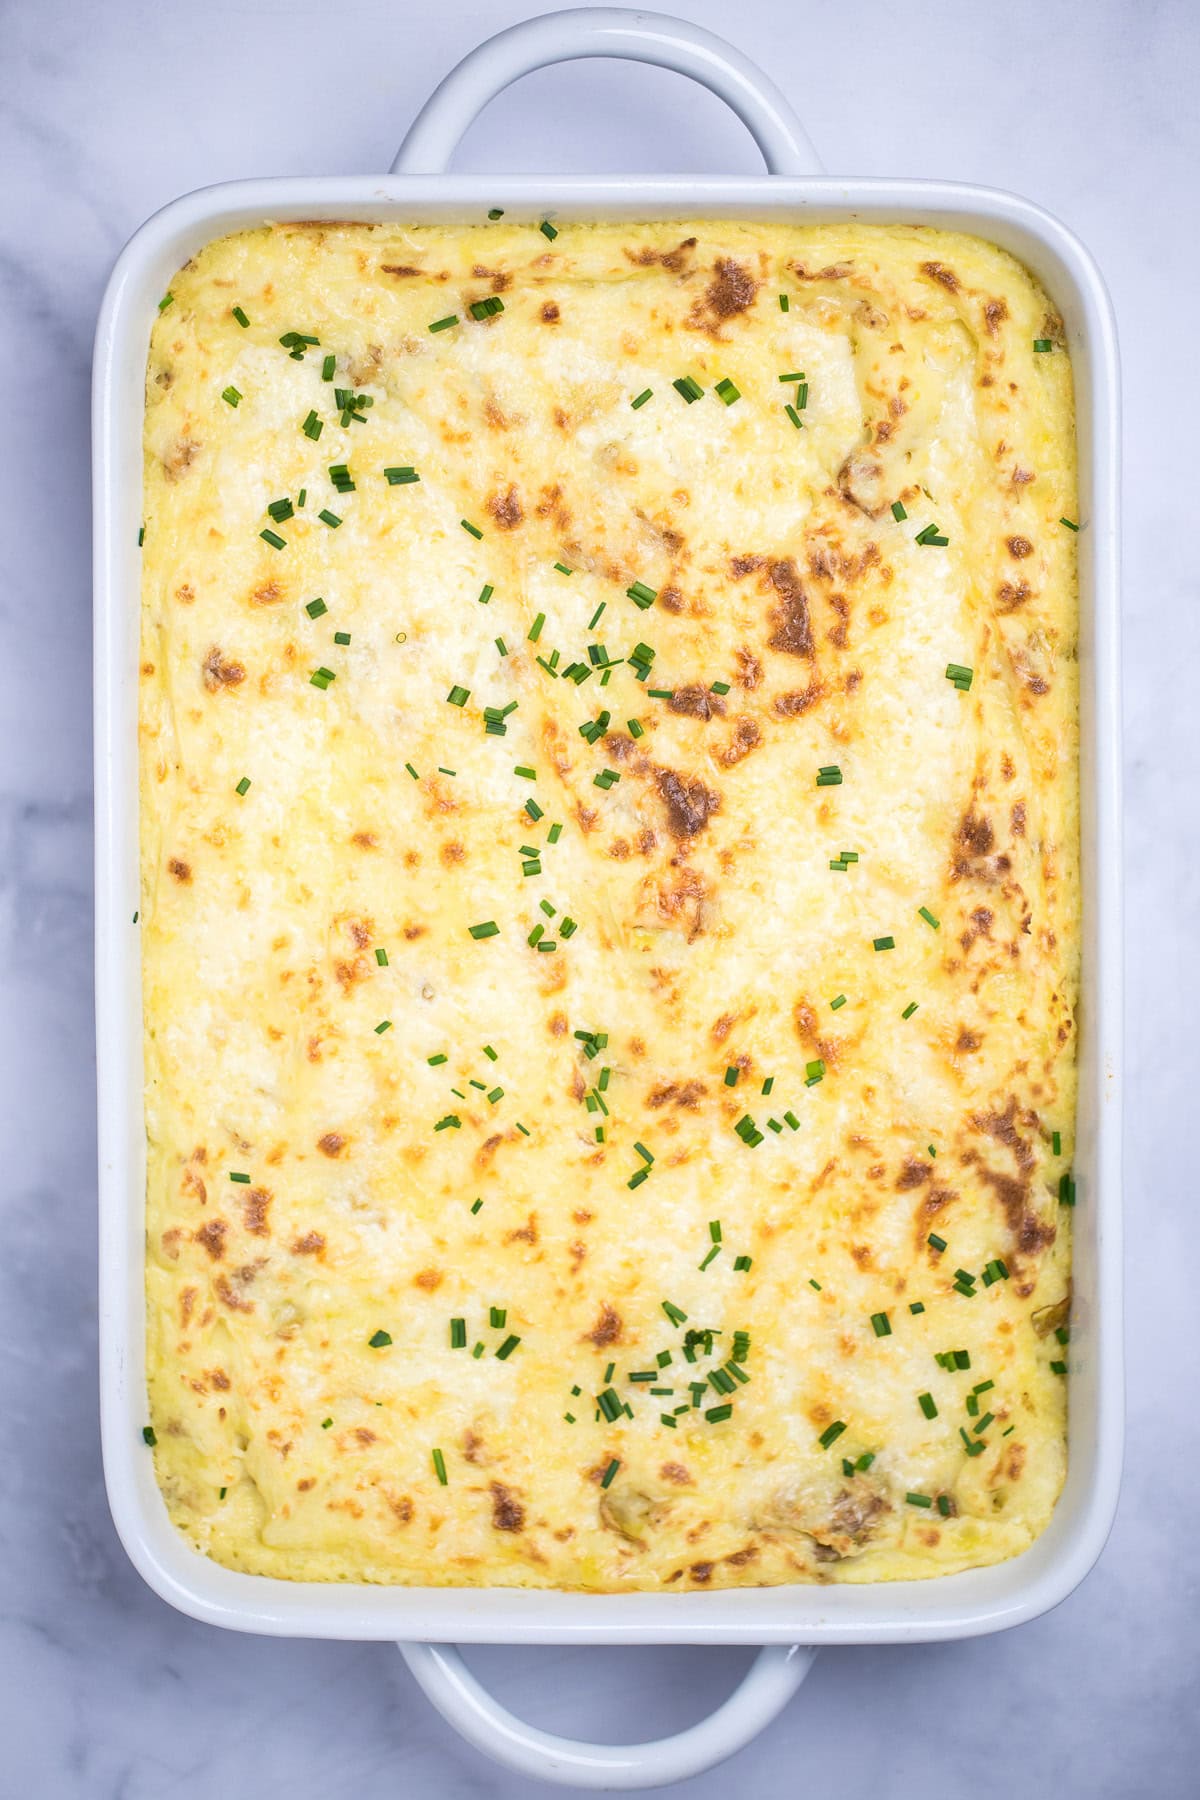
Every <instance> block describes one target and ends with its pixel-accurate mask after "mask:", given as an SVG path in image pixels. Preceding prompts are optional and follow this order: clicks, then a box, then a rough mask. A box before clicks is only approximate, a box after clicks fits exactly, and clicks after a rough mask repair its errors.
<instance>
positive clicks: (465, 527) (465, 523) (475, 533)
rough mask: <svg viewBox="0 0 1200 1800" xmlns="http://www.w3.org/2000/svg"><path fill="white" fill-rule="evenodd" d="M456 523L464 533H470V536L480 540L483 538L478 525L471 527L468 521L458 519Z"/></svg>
mask: <svg viewBox="0 0 1200 1800" xmlns="http://www.w3.org/2000/svg"><path fill="white" fill-rule="evenodd" d="M458 522H459V524H460V525H461V526H462V528H463V530H464V531H469V532H470V534H471V536H472V537H473V538H481V537H482V536H483V533H482V531H480V529H479V527H478V525H472V523H471V521H470V519H460V520H459V521H458Z"/></svg>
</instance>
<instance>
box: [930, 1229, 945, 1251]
mask: <svg viewBox="0 0 1200 1800" xmlns="http://www.w3.org/2000/svg"><path fill="white" fill-rule="evenodd" d="M925 1242H926V1243H927V1244H928V1245H929V1248H930V1249H931V1250H938V1251H942V1250H944V1249H945V1248H946V1240H945V1238H944V1237H939V1236H938V1234H937V1232H936V1231H931V1232H930V1233H929V1236H928V1237H927V1238H926V1239H925Z"/></svg>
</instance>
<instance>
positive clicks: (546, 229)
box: [538, 219, 558, 243]
mask: <svg viewBox="0 0 1200 1800" xmlns="http://www.w3.org/2000/svg"><path fill="white" fill-rule="evenodd" d="M538 230H539V231H540V232H541V234H542V236H543V237H544V238H549V240H550V242H551V243H553V242H554V240H555V238H556V237H557V236H558V232H557V230H556V229H555V227H554V226H553V225H552V224H551V223H550V221H549V219H543V220H542V222H541V224H540V225H539V226H538Z"/></svg>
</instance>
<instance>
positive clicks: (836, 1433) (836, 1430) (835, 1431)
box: [817, 1419, 846, 1450]
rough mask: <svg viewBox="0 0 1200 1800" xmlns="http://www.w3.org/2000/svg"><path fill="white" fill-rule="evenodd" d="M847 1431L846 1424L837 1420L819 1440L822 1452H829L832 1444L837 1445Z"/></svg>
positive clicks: (828, 1426)
mask: <svg viewBox="0 0 1200 1800" xmlns="http://www.w3.org/2000/svg"><path fill="white" fill-rule="evenodd" d="M845 1429H846V1426H845V1422H844V1421H843V1420H842V1419H835V1420H834V1422H833V1424H832V1425H827V1426H826V1427H825V1429H824V1431H823V1432H822V1433H821V1435H820V1437H819V1438H818V1439H817V1442H818V1444H820V1446H821V1448H822V1450H828V1449H829V1446H830V1445H831V1444H835V1443H836V1442H837V1440H838V1439H839V1438H840V1437H841V1435H842V1433H843V1431H845Z"/></svg>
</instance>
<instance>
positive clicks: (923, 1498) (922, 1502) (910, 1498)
mask: <svg viewBox="0 0 1200 1800" xmlns="http://www.w3.org/2000/svg"><path fill="white" fill-rule="evenodd" d="M904 1498H905V1500H906V1501H907V1502H908V1504H909V1505H910V1506H932V1505H933V1501H932V1499H931V1498H930V1496H929V1495H928V1494H905V1496H904Z"/></svg>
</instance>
